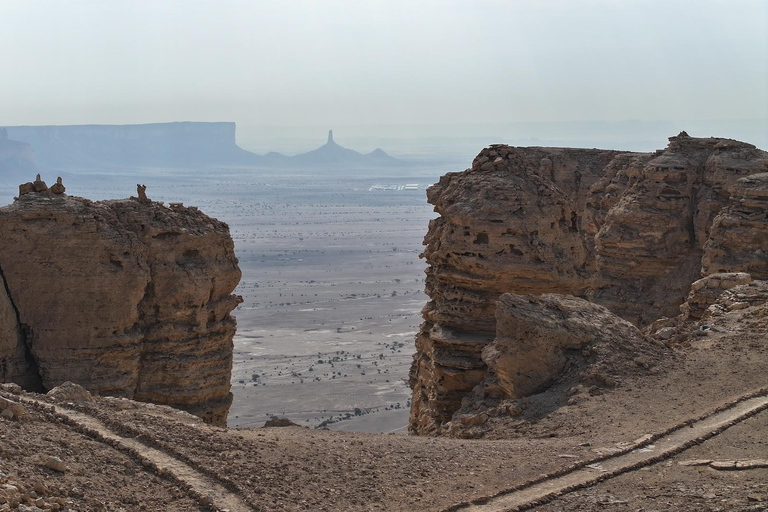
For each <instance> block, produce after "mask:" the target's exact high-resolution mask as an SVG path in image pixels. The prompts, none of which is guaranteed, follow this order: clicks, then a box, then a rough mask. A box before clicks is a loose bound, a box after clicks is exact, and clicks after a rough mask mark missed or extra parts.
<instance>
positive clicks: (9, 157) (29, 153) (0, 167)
mask: <svg viewBox="0 0 768 512" xmlns="http://www.w3.org/2000/svg"><path fill="white" fill-rule="evenodd" d="M36 169H37V166H36V165H35V153H34V151H33V150H32V146H31V145H29V144H26V143H24V142H20V141H17V140H11V139H9V138H8V130H7V129H5V128H0V176H2V177H9V176H11V175H13V176H14V177H16V176H19V175H22V174H23V175H28V174H30V173H31V172H33V171H35V170H36Z"/></svg>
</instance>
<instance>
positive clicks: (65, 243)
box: [0, 177, 240, 425]
mask: <svg viewBox="0 0 768 512" xmlns="http://www.w3.org/2000/svg"><path fill="white" fill-rule="evenodd" d="M0 269H1V272H0V273H1V274H2V281H3V287H2V288H0V318H1V319H2V324H0V325H1V326H2V329H0V381H12V382H17V383H18V384H20V385H22V386H24V387H26V388H28V389H43V390H46V389H51V388H53V387H55V386H58V385H60V384H61V383H63V382H65V381H72V382H75V383H78V384H80V385H82V386H84V387H85V388H87V389H88V390H90V391H92V392H96V393H98V394H103V395H112V396H119V397H127V398H132V399H135V400H140V401H146V402H153V403H158V404H166V405H171V406H173V407H177V408H179V409H183V410H186V411H188V412H191V413H194V414H196V415H198V416H200V417H202V418H203V419H204V420H206V421H209V422H212V423H215V424H221V425H223V424H225V421H226V417H227V412H228V410H229V406H230V404H231V401H232V396H231V393H230V383H229V381H230V374H231V368H232V338H233V335H234V332H235V320H234V318H233V317H232V316H230V312H231V311H232V309H234V307H235V306H236V305H237V304H238V302H239V300H240V299H239V297H237V296H235V295H232V291H233V290H234V288H235V286H236V285H237V283H238V282H239V280H240V269H239V268H238V261H237V258H236V257H235V254H234V245H233V241H232V238H231V237H230V234H229V228H228V227H227V225H226V224H225V223H223V222H220V221H218V220H216V219H212V218H210V217H208V216H207V215H205V214H204V213H202V212H200V211H199V210H198V209H197V208H194V207H184V206H183V205H181V204H180V203H178V204H177V203H172V204H171V206H170V207H167V206H164V205H163V204H161V203H158V202H153V201H151V200H149V199H146V196H145V195H144V194H140V197H139V198H130V199H124V200H110V201H97V202H94V201H90V200H88V199H83V198H80V197H71V196H68V195H66V194H64V187H63V185H62V184H61V183H60V182H59V183H57V184H56V185H53V186H52V187H51V188H50V189H48V188H47V187H46V186H45V184H44V182H42V181H41V180H40V179H39V177H38V179H37V180H36V181H35V182H34V183H28V184H25V185H22V186H21V187H20V196H19V197H18V198H16V200H15V201H14V203H13V204H11V205H8V206H5V207H3V208H0Z"/></svg>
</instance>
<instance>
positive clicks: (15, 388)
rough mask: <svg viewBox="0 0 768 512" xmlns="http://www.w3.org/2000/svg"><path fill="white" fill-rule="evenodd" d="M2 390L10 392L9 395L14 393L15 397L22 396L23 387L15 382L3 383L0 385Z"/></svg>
mask: <svg viewBox="0 0 768 512" xmlns="http://www.w3.org/2000/svg"><path fill="white" fill-rule="evenodd" d="M0 390H3V391H8V392H9V393H13V394H14V395H20V394H21V386H19V385H18V384H16V383H14V382H3V383H2V384H0Z"/></svg>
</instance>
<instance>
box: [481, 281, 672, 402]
mask: <svg viewBox="0 0 768 512" xmlns="http://www.w3.org/2000/svg"><path fill="white" fill-rule="evenodd" d="M652 347H653V343H651V342H649V341H648V340H646V339H645V338H644V336H643V335H642V334H641V333H640V331H639V330H638V329H637V327H635V326H634V325H632V324H631V323H629V322H627V321H626V320H623V319H621V318H619V317H617V316H616V315H614V314H613V313H611V312H610V311H608V310H607V309H605V308H604V307H602V306H598V305H597V304H594V303H592V302H589V301H586V300H584V299H579V298H577V297H573V296H566V295H556V294H544V295H541V296H534V295H514V294H511V293H507V294H504V295H502V296H501V298H500V299H499V301H498V306H497V308H496V338H495V339H494V340H493V342H491V343H489V344H488V345H486V347H485V348H484V349H483V353H482V357H483V361H484V362H485V364H486V365H487V366H488V369H489V370H490V374H491V375H492V378H491V380H492V381H494V382H493V384H491V385H492V386H493V387H494V388H498V389H499V391H500V393H499V394H501V395H502V398H513V399H514V398H523V397H526V396H529V395H532V394H534V393H536V392H539V391H542V390H543V389H545V388H547V387H548V386H549V385H551V384H552V382H554V380H555V379H556V378H557V377H559V376H560V375H561V374H562V373H563V371H564V370H565V369H566V366H567V364H569V365H576V364H580V365H581V366H582V367H583V368H585V369H588V371H589V373H590V375H589V376H586V375H582V379H581V380H582V381H585V380H587V381H590V383H591V384H594V383H596V382H595V381H598V382H597V383H598V384H602V385H605V384H608V385H610V386H612V385H614V384H615V383H616V380H617V378H618V377H614V375H615V374H620V375H624V374H626V373H627V370H626V368H618V367H620V366H629V364H631V365H632V366H636V364H635V363H634V362H633V361H635V360H638V358H645V359H649V356H651V355H653V356H656V355H658V354H656V353H653V350H652ZM566 353H570V354H573V355H571V356H567V355H566ZM575 354H578V356H577V355H575ZM579 360H580V361H579ZM628 363H629V364H628ZM595 376H599V378H595Z"/></svg>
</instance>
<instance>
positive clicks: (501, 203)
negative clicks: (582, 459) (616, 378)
mask: <svg viewBox="0 0 768 512" xmlns="http://www.w3.org/2000/svg"><path fill="white" fill-rule="evenodd" d="M766 171H768V153H766V152H765V151H762V150H760V149H757V148H756V147H755V146H753V145H751V144H747V143H744V142H739V141H735V140H731V139H721V138H696V137H690V136H688V135H687V134H686V133H685V132H682V133H680V134H679V135H678V136H675V137H670V139H669V145H668V146H667V148H666V149H664V150H659V151H656V152H655V153H623V152H618V151H604V150H596V149H566V148H543V147H527V148H525V147H523V148H521V147H509V146H505V145H494V146H491V147H489V148H486V149H484V150H483V151H482V152H481V153H480V154H479V155H478V156H477V157H476V158H475V160H474V161H473V163H472V167H471V168H470V169H467V170H466V171H464V172H459V173H448V174H446V175H445V176H443V177H442V178H441V179H440V181H439V183H437V184H436V185H434V186H432V187H430V188H429V189H428V190H427V198H428V201H429V202H430V203H431V204H433V205H435V211H436V212H437V213H438V214H439V215H440V216H439V217H438V218H437V219H435V220H433V221H431V223H430V226H429V230H428V232H427V234H426V236H425V239H424V245H426V249H425V251H424V254H423V255H422V256H423V257H425V258H426V260H427V263H428V268H427V270H426V274H427V279H426V292H427V294H428V295H429V297H430V301H429V302H428V303H427V305H426V306H425V307H424V310H423V317H424V323H423V324H422V325H421V328H420V332H419V334H418V335H417V339H416V349H417V353H416V355H415V356H414V363H413V366H412V368H411V375H410V384H411V388H412V389H413V400H412V408H411V418H410V431H411V432H412V433H416V434H429V433H435V432H437V431H439V429H440V428H441V426H443V425H444V424H446V423H448V422H449V421H451V419H452V418H453V417H454V414H460V412H458V411H459V410H460V409H461V408H462V402H463V401H464V405H466V402H467V401H472V400H475V399H476V398H477V396H478V393H479V394H480V395H483V394H484V393H485V394H488V393H489V389H488V387H487V386H488V385H489V384H488V383H489V382H494V381H498V379H499V378H500V376H501V377H503V376H504V374H505V369H504V368H499V367H498V365H499V362H498V357H496V356H497V354H496V351H494V350H490V349H488V350H484V349H486V347H488V346H489V344H491V342H493V340H494V338H497V342H496V343H494V346H496V345H498V344H499V340H504V339H506V334H504V333H499V332H497V322H498V321H499V320H498V319H499V318H500V317H499V316H498V315H497V301H498V300H499V298H500V297H501V296H502V294H505V293H514V294H519V295H536V296H538V295H541V294H551V293H554V294H561V295H572V296H576V297H580V298H582V299H586V300H588V301H591V302H594V303H596V304H598V305H600V306H603V307H605V308H607V309H608V310H609V311H610V312H611V313H613V314H614V315H618V316H619V317H621V318H623V319H624V320H627V321H629V322H631V323H633V324H635V325H636V326H638V327H644V326H648V325H649V324H651V323H652V322H654V321H656V320H658V319H660V318H664V317H675V316H677V315H678V313H679V311H680V306H681V305H682V304H683V303H684V302H685V301H686V298H687V297H688V296H689V293H690V291H691V285H692V284H693V283H694V282H695V281H697V280H699V279H700V278H701V277H703V276H708V275H712V274H719V273H734V272H744V273H747V274H750V275H751V278H753V279H756V280H757V279H760V280H765V279H768V254H767V253H766V252H765V251H766V250H768V249H767V248H768V221H766V206H768V175H766V174H765V173H766ZM509 300H511V299H507V302H508V301H509ZM531 300H533V299H531ZM536 314H537V315H538V314H539V313H536ZM569 314H570V313H569ZM502 316H503V315H502ZM587 316H588V315H587ZM586 321H589V320H588V319H587V320H586ZM616 321H617V320H611V322H614V323H615V322H616ZM507 330H508V329H507ZM637 335H639V333H637ZM526 336H527V334H526V335H525V336H522V335H521V336H516V339H517V338H519V339H520V340H521V341H520V343H528V342H530V340H529V339H527V338H526ZM633 336H635V335H633ZM651 345H652V344H651ZM651 345H649V347H648V348H649V350H652V346H651ZM515 350H519V349H515ZM494 354H496V355H494ZM492 356H493V357H492ZM512 359H514V358H512ZM562 366H563V365H562V364H561V363H560V362H558V365H557V367H558V368H560V367H562ZM515 371H518V370H515ZM536 371H539V370H538V369H537V370H536ZM554 378H555V375H549V374H547V379H545V380H552V379H554ZM503 380H504V379H503V378H502V381H503ZM610 380H611V379H609V381H610ZM483 382H485V386H486V388H485V389H484V388H483ZM497 384H498V383H497ZM476 386H479V387H478V388H477V389H476ZM502 388H503V386H502ZM539 389H540V388H539V387H537V386H533V387H532V388H531V390H532V391H531V392H533V391H535V390H539ZM490 393H491V394H496V395H498V397H500V398H505V397H506V398H519V396H509V393H508V392H506V393H505V392H504V390H503V389H502V390H499V387H498V385H496V386H495V387H494V386H491V390H490ZM454 419H456V418H454Z"/></svg>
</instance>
